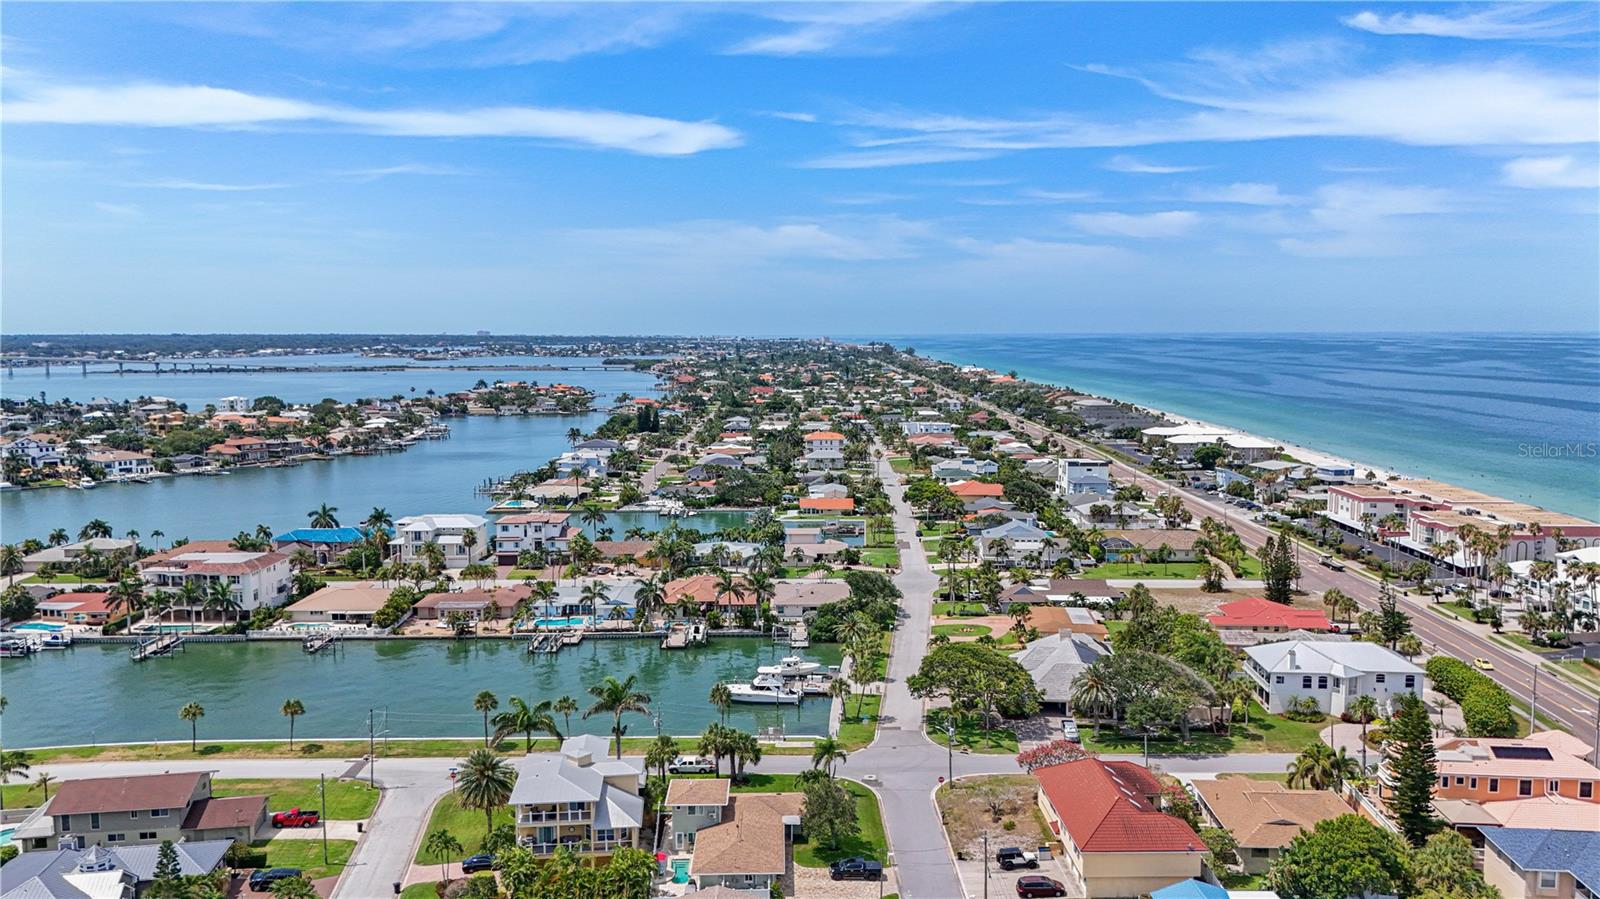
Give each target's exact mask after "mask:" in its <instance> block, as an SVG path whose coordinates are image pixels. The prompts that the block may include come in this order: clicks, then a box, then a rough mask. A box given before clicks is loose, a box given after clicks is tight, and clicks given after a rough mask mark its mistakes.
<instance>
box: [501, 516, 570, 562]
mask: <svg viewBox="0 0 1600 899" xmlns="http://www.w3.org/2000/svg"><path fill="white" fill-rule="evenodd" d="M571 518H572V514H571V513H569V512H524V513H522V514H520V515H506V516H504V517H502V518H500V519H498V520H497V521H495V523H494V552H495V557H496V561H498V562H499V563H500V564H501V565H515V564H517V556H519V555H521V554H522V551H523V550H533V551H534V552H542V551H545V550H549V551H550V552H558V553H559V552H566V551H567V545H568V541H570V540H571V539H572V538H573V537H574V536H576V535H577V533H578V532H577V530H576V529H574V528H572V527H569V526H568V524H567V522H568V521H569V520H570V519H571Z"/></svg>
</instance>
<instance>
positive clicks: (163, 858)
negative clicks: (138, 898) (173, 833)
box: [144, 840, 188, 899]
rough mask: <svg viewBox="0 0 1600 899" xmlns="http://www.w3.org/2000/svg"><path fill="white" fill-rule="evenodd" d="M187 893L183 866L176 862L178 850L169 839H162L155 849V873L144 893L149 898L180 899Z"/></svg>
mask: <svg viewBox="0 0 1600 899" xmlns="http://www.w3.org/2000/svg"><path fill="white" fill-rule="evenodd" d="M187 893H188V890H187V888H186V885H185V883H184V880H183V868H182V867H180V866H179V864H178V850H177V849H175V848H174V847H173V845H172V841H171V840H162V841H161V848H159V849H157V850H156V870H155V874H154V876H153V877H152V878H151V882H150V888H149V889H147V890H145V892H144V895H145V896H147V897H149V899H182V897H184V896H185V895H187Z"/></svg>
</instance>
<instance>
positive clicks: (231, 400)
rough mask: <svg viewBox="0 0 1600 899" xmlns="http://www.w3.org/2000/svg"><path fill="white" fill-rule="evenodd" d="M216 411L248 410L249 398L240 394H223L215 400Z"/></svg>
mask: <svg viewBox="0 0 1600 899" xmlns="http://www.w3.org/2000/svg"><path fill="white" fill-rule="evenodd" d="M217 411H218V412H249V411H250V400H249V399H247V398H245V397H242V396H225V397H223V398H222V399H220V400H217Z"/></svg>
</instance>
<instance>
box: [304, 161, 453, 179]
mask: <svg viewBox="0 0 1600 899" xmlns="http://www.w3.org/2000/svg"><path fill="white" fill-rule="evenodd" d="M333 174H334V175H335V176H336V177H339V178H349V179H352V180H354V181H362V182H366V181H378V180H380V179H383V178H389V177H392V176H394V175H440V176H454V175H471V174H473V172H472V170H471V169H464V168H460V167H459V166H453V165H437V164H434V163H426V162H402V163H400V164H398V165H388V166H378V167H375V168H367V169H346V170H344V171H338V172H334V173H333Z"/></svg>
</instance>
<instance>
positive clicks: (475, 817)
mask: <svg viewBox="0 0 1600 899" xmlns="http://www.w3.org/2000/svg"><path fill="white" fill-rule="evenodd" d="M512 822H513V815H512V812H511V806H509V805H502V806H500V807H499V808H497V809H495V812H494V824H495V826H496V827H499V826H500V825H502V824H511V823H512ZM440 828H443V829H445V830H448V831H450V833H452V834H454V835H455V838H456V840H457V841H458V842H459V843H461V852H459V853H457V854H455V855H452V856H451V857H450V861H452V862H458V861H461V860H462V859H464V858H466V857H467V856H469V855H476V854H478V847H479V846H480V845H482V844H483V812H480V811H478V810H477V809H475V808H465V807H463V806H462V805H461V803H460V802H458V801H456V794H454V793H446V794H445V795H444V796H441V797H439V801H438V802H436V803H434V805H433V813H432V814H431V815H429V816H428V826H427V828H426V829H424V830H423V831H422V838H421V839H420V840H418V842H417V855H416V863H417V864H419V865H437V864H440V863H441V861H442V860H441V859H439V858H438V857H436V856H434V855H432V854H431V853H428V852H426V851H424V850H423V848H422V846H423V844H424V843H425V842H426V841H427V839H428V834H430V833H433V832H434V831H436V830H439V829H440Z"/></svg>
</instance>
